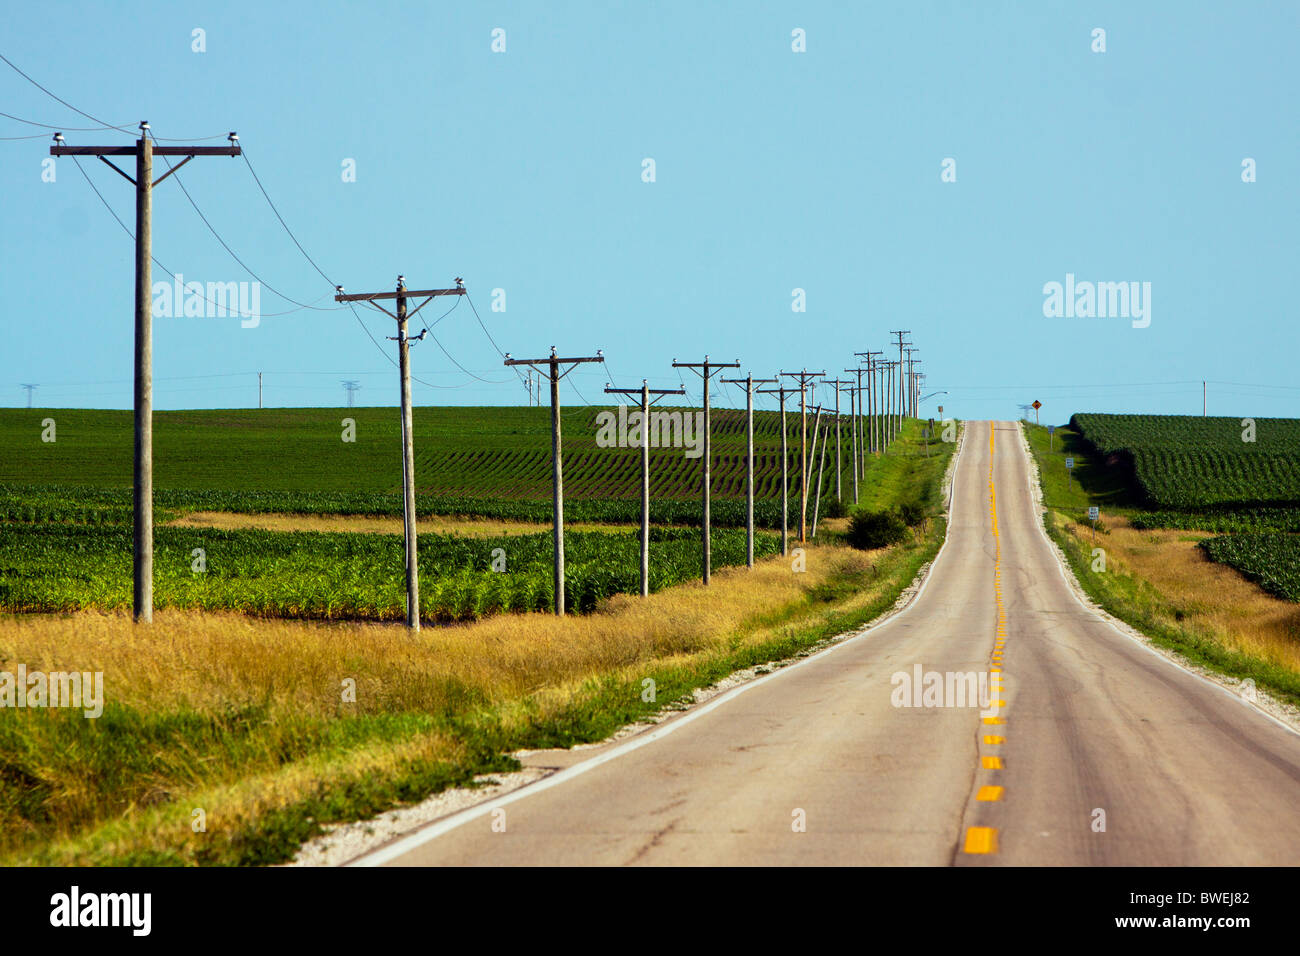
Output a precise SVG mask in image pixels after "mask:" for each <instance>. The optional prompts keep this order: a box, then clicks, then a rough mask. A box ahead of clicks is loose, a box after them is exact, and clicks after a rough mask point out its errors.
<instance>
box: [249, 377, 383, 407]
mask: <svg viewBox="0 0 1300 956" xmlns="http://www.w3.org/2000/svg"><path fill="white" fill-rule="evenodd" d="M261 375H262V373H261V372H259V373H258V382H257V407H258V408H261V407H262V382H261ZM360 387H361V383H360V382H354V381H352V380H351V379H349V380H348V381H345V382H344V383H343V390H344V391H345V392H347V393H348V408H352V407H354V406H355V405H356V399H355V397H354V396H355V395H356V391H357V389H359V388H360Z"/></svg>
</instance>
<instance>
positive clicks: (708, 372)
mask: <svg viewBox="0 0 1300 956" xmlns="http://www.w3.org/2000/svg"><path fill="white" fill-rule="evenodd" d="M673 368H688V369H690V370H691V371H692V372H694V373H695V374H696V375H698V376H699V377H700V378H701V379H702V380H703V381H704V474H703V475H702V476H701V480H700V498H701V501H702V503H703V506H704V514H703V519H702V521H701V524H702V525H703V527H702V529H701V531H700V535H701V542H702V544H703V552H704V554H703V558H702V564H703V567H702V568H701V571H702V573H701V575H700V579H701V580H702V581H703V582H704V583H705V584H708V583H709V581H710V579H711V578H712V577H713V555H712V553H711V551H710V533H709V492H710V483H711V481H712V477H711V474H710V468H711V461H712V457H713V451H712V448H711V442H710V438H711V435H710V433H711V431H712V427H711V425H710V420H709V379H711V378H712V377H713V376H714V374H715V373H717V371H718V370H719V369H724V368H740V361H739V360H737V361H735V362H710V361H709V357H708V356H707V355H706V356H704V361H703V362H679V361H677V360H676V359H673Z"/></svg>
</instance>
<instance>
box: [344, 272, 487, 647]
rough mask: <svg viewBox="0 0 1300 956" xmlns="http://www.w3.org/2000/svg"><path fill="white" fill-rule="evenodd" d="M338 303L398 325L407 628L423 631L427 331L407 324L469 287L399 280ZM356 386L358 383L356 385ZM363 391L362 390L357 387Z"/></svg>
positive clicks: (457, 284)
mask: <svg viewBox="0 0 1300 956" xmlns="http://www.w3.org/2000/svg"><path fill="white" fill-rule="evenodd" d="M335 291H336V293H337V294H336V295H335V296H334V301H335V302H366V303H369V304H370V305H372V306H374V307H375V308H376V309H378V310H379V311H380V312H383V313H384V314H385V315H387V316H388V317H389V318H391V319H394V320H395V321H396V322H397V335H396V336H391V335H390V336H388V338H389V340H391V341H396V342H397V356H398V359H399V361H398V363H397V364H398V369H399V372H400V374H401V380H402V381H401V392H402V530H403V534H404V536H405V538H406V626H407V627H408V628H410V629H411V630H412V631H418V630H419V629H420V570H419V567H418V565H417V563H416V562H417V558H418V549H417V547H416V536H415V440H414V438H413V436H412V427H411V348H410V346H411V343H412V342H422V341H423V340H424V336H425V334H426V333H427V332H428V331H429V330H428V329H427V328H426V329H424V330H423V331H422V332H420V334H419V335H417V336H414V337H412V336H409V335H407V333H406V324H407V322H408V321H409V320H410V319H411V318H413V317H414V316H415V314H416V313H417V312H419V311H420V310H421V309H423V308H424V307H425V306H426V305H428V304H429V303H430V302H432V301H433V300H434V299H435V298H437V297H439V296H444V295H464V294H465V287H464V286H463V285H461V283H460V280H457V281H456V287H455V288H454V289H420V290H418V291H417V290H410V289H407V288H406V277H405V276H398V277H397V288H396V290H395V291H393V292H362V293H358V294H355V295H344V294H343V286H338V287H337V288H336V290H335ZM380 299H395V300H396V311H395V312H389V311H388V310H387V309H385V308H384V307H383V306H382V305H380V304H379V301H378V300H380ZM407 299H423V300H424V301H423V302H421V303H420V304H419V305H417V306H416V307H415V308H414V309H412V310H410V312H408V311H407V308H406V303H407ZM353 384H354V385H355V384H356V383H353ZM346 386H347V383H344V387H346ZM357 387H360V386H357ZM353 391H354V389H349V390H348V404H349V405H351V400H352V392H353Z"/></svg>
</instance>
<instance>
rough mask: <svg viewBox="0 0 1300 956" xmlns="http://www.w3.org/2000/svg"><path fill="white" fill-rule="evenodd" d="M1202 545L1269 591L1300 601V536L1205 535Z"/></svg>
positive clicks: (1214, 556) (1212, 555) (1210, 553)
mask: <svg viewBox="0 0 1300 956" xmlns="http://www.w3.org/2000/svg"><path fill="white" fill-rule="evenodd" d="M1200 547H1201V548H1203V549H1204V550H1205V552H1206V554H1208V555H1209V556H1210V557H1211V558H1212V559H1213V560H1215V561H1218V562H1220V563H1221V564H1226V565H1229V566H1231V567H1234V568H1236V569H1237V570H1238V571H1240V572H1241V573H1242V574H1244V575H1245V576H1246V577H1248V578H1250V579H1251V580H1252V581H1255V582H1257V583H1258V584H1259V585H1260V587H1262V588H1263V589H1264V590H1266V591H1268V592H1269V593H1271V594H1276V595H1277V596H1278V597H1282V598H1286V599H1287V600H1288V601H1300V537H1298V536H1296V535H1290V534H1232V535H1225V536H1221V537H1217V538H1206V539H1205V540H1204V541H1201V542H1200Z"/></svg>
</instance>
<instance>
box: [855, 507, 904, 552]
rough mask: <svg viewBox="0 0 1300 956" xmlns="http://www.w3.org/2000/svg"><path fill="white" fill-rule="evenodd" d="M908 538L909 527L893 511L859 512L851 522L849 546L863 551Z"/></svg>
mask: <svg viewBox="0 0 1300 956" xmlns="http://www.w3.org/2000/svg"><path fill="white" fill-rule="evenodd" d="M906 537H907V525H905V524H904V523H903V519H902V518H900V517H899V516H898V515H896V514H894V513H893V512H892V511H858V512H855V513H854V515H853V518H852V520H850V521H849V534H848V538H849V544H851V545H852V546H853V547H855V548H858V549H859V550H862V551H870V550H873V549H875V548H884V547H887V546H888V545H891V544H897V543H898V542H900V541H902V540H903V539H905V538H906Z"/></svg>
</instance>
